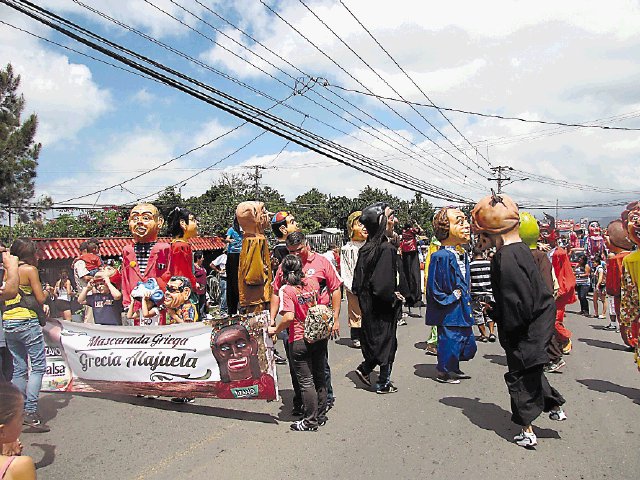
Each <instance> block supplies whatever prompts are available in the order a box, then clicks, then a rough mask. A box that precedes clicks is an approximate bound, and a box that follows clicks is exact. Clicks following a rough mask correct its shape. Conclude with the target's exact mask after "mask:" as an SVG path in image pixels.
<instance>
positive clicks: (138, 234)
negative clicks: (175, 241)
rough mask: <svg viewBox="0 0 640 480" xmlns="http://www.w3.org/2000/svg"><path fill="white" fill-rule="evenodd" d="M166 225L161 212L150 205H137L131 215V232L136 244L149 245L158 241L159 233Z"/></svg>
mask: <svg viewBox="0 0 640 480" xmlns="http://www.w3.org/2000/svg"><path fill="white" fill-rule="evenodd" d="M163 225H164V219H163V218H162V217H161V216H160V212H159V211H158V209H157V208H156V207H155V205H152V204H150V203H141V204H139V205H136V206H135V207H133V209H132V210H131V213H129V230H130V231H131V234H132V235H133V241H134V242H136V243H149V242H155V241H157V240H158V232H159V231H160V229H161V228H162V226H163Z"/></svg>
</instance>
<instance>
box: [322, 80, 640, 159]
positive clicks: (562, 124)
mask: <svg viewBox="0 0 640 480" xmlns="http://www.w3.org/2000/svg"><path fill="white" fill-rule="evenodd" d="M326 86H327V87H333V88H337V89H340V90H342V91H345V92H350V93H357V94H359V95H365V96H367V97H373V98H377V99H379V100H388V101H391V102H398V103H404V104H406V105H414V106H418V107H424V108H436V109H438V110H444V111H446V112H457V113H464V114H466V115H474V116H477V117H486V118H496V119H499V120H516V121H519V122H524V123H538V124H542V125H557V126H560V127H577V128H596V129H601V130H620V131H626V132H637V131H640V128H633V127H615V126H612V125H593V124H588V123H571V122H554V121H550V120H534V119H532V118H522V117H512V116H507V115H498V114H492V113H481V112H473V111H471V110H462V109H459V108H449V107H443V106H441V105H440V106H436V105H428V104H426V103H420V102H412V101H410V100H405V99H404V98H394V97H387V96H385V95H378V94H376V93H371V92H363V91H362V90H357V89H354V88H347V87H343V86H341V85H334V84H327V85H326ZM472 146H473V145H472ZM474 148H475V147H474Z"/></svg>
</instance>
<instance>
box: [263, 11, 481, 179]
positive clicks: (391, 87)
mask: <svg viewBox="0 0 640 480" xmlns="http://www.w3.org/2000/svg"><path fill="white" fill-rule="evenodd" d="M260 1H261V2H262V3H263V4H265V2H264V1H263V0H260ZM298 1H299V2H300V4H302V6H304V7H305V8H306V9H307V10H308V11H309V12H310V13H311V14H312V15H313V16H314V17H315V18H316V19H317V20H318V21H319V22H320V23H321V24H322V25H324V27H325V28H326V29H327V30H329V31H330V32H331V34H332V35H333V36H334V37H336V38H337V39H338V41H340V43H342V44H343V45H344V46H345V47H346V48H347V49H348V50H349V51H350V52H351V53H353V54H354V55H355V56H356V58H358V60H360V61H361V62H362V63H363V64H364V65H365V66H366V67H367V68H368V69H369V70H371V72H373V74H374V75H376V76H377V77H378V78H379V79H380V80H381V81H382V82H384V84H385V85H387V86H388V87H389V88H390V89H391V90H392V91H393V92H394V93H395V94H396V95H398V96H399V97H400V98H402V95H401V94H400V92H398V90H396V88H395V87H393V86H392V85H391V84H390V83H389V82H388V81H387V80H386V79H385V78H384V77H383V76H382V75H380V73H379V72H378V71H377V70H376V69H375V68H373V67H372V66H371V65H370V64H369V63H368V62H367V61H366V60H365V59H364V58H362V56H361V55H360V54H358V53H357V52H356V51H355V50H354V49H353V48H352V47H351V46H350V45H349V44H348V43H347V42H345V41H344V39H343V38H342V37H341V36H340V35H338V34H337V33H336V32H335V30H333V29H332V28H331V27H330V26H329V25H328V24H327V23H326V22H325V21H324V20H323V19H322V18H320V16H319V15H318V14H317V13H316V12H315V11H314V10H313V9H311V8H310V7H309V6H308V5H307V4H306V3H305V2H304V0H298ZM270 10H271V8H270ZM272 11H273V10H272ZM351 77H352V78H355V77H353V76H351ZM357 82H358V83H359V84H360V85H362V86H363V87H364V88H367V87H365V86H364V85H363V84H362V82H360V81H359V80H357ZM367 90H369V89H368V88H367ZM369 91H370V90H369ZM383 103H384V102H383ZM410 107H411V108H412V109H413V111H414V112H416V113H417V114H418V115H419V116H420V117H421V118H422V119H423V120H424V121H425V122H426V123H427V124H428V125H429V126H430V127H431V128H433V129H434V130H435V131H436V132H437V133H438V134H439V135H440V136H441V137H443V138H444V139H445V140H446V141H447V142H449V143H450V144H451V145H452V146H453V147H454V148H456V149H457V150H458V151H459V152H460V153H462V154H463V155H464V156H465V157H466V158H467V159H468V160H470V161H471V162H472V163H474V164H475V165H476V166H477V167H478V168H480V169H481V170H483V168H482V167H481V166H480V165H479V164H478V163H477V162H475V161H474V160H473V159H472V158H471V157H469V156H468V155H467V154H466V153H464V152H463V151H462V150H460V149H459V148H458V147H457V146H456V145H455V144H454V143H453V142H452V141H451V140H450V139H449V137H447V136H446V135H445V134H444V133H442V131H441V130H440V129H439V128H438V127H436V126H435V125H434V124H433V123H432V122H431V121H430V120H429V119H427V118H426V117H425V116H424V115H422V113H421V112H419V111H418V110H417V109H416V108H414V107H413V106H412V105H410ZM392 110H393V111H394V113H396V114H397V115H400V114H399V113H398V112H396V111H395V110H394V109H392ZM401 118H403V119H404V121H405V122H407V124H409V125H410V126H411V128H413V129H414V130H415V131H416V132H418V133H419V134H420V135H422V136H423V137H424V138H426V139H427V140H428V141H429V142H431V143H432V144H433V145H435V146H436V147H437V148H439V149H441V150H442V152H444V153H446V154H447V155H449V156H450V157H451V158H453V159H454V160H456V161H457V162H460V163H461V164H462V165H464V163H463V162H462V161H461V160H460V159H458V158H456V157H455V156H454V155H452V154H451V152H449V151H447V150H445V149H444V148H442V146H441V145H440V144H439V143H438V142H436V141H435V140H433V139H432V138H431V137H429V136H428V135H426V134H425V133H424V132H423V131H422V130H420V129H419V128H417V127H416V126H415V125H414V124H413V122H410V121H409V120H408V119H406V118H405V117H403V116H401ZM464 166H465V167H466V168H467V169H469V170H471V168H470V167H469V165H464ZM485 172H486V170H485Z"/></svg>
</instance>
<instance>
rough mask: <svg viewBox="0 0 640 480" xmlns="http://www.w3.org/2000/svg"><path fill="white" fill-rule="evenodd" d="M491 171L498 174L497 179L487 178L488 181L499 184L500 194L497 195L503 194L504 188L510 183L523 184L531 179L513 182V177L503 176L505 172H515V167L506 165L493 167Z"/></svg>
mask: <svg viewBox="0 0 640 480" xmlns="http://www.w3.org/2000/svg"><path fill="white" fill-rule="evenodd" d="M491 170H492V171H493V172H496V173H497V175H496V178H487V180H489V181H491V182H498V192H497V193H502V187H503V186H505V185H508V184H509V183H513V182H523V181H525V180H529V177H524V178H515V179H513V180H511V177H504V176H503V172H504V171H505V170H507V171H511V170H513V167H509V166H505V165H499V166H497V167H491Z"/></svg>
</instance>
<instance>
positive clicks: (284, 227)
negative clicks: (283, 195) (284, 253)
mask: <svg viewBox="0 0 640 480" xmlns="http://www.w3.org/2000/svg"><path fill="white" fill-rule="evenodd" d="M271 230H273V234H274V235H275V236H276V238H277V239H278V240H280V241H283V240H286V239H287V235H289V234H290V233H292V232H296V231H298V230H300V229H299V228H298V223H297V222H296V218H295V217H294V216H293V215H291V214H290V213H289V212H278V213H276V214H275V215H274V216H273V218H272V219H271Z"/></svg>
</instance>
